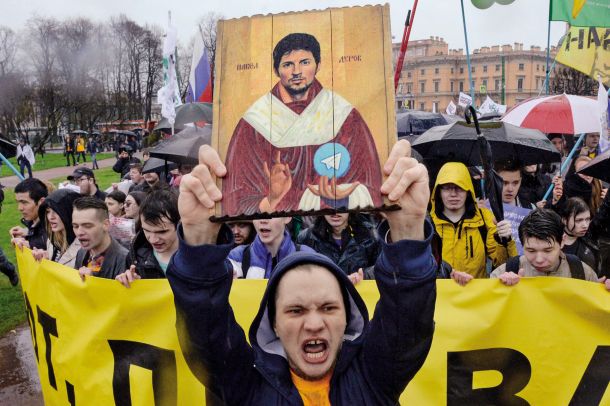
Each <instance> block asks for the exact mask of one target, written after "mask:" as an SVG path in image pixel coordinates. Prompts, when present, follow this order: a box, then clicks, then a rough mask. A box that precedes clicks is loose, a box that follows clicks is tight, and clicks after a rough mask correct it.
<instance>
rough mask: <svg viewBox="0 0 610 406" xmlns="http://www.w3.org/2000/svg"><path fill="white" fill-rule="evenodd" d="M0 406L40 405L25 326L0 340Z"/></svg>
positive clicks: (32, 352)
mask: <svg viewBox="0 0 610 406" xmlns="http://www.w3.org/2000/svg"><path fill="white" fill-rule="evenodd" d="M0 405H20V406H39V405H44V402H43V400H42V392H41V390H40V381H39V378H38V369H37V367H36V358H35V355H34V348H33V346H32V336H31V335H30V328H29V326H28V324H27V323H26V324H23V325H21V326H19V327H17V328H16V329H15V330H12V331H10V332H9V333H7V334H6V335H5V336H4V337H2V338H0Z"/></svg>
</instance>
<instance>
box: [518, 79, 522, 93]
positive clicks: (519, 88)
mask: <svg viewBox="0 0 610 406" xmlns="http://www.w3.org/2000/svg"><path fill="white" fill-rule="evenodd" d="M517 91H518V92H522V91H523V78H517Z"/></svg>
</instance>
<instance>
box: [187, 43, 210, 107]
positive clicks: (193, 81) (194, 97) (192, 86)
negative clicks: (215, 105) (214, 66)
mask: <svg viewBox="0 0 610 406" xmlns="http://www.w3.org/2000/svg"><path fill="white" fill-rule="evenodd" d="M197 38H198V40H196V41H195V48H194V49H193V61H192V63H191V75H190V77H189V83H188V87H187V89H186V102H187V103H191V102H207V103H212V75H211V70H210V60H209V58H208V50H207V48H206V47H205V46H204V44H203V39H201V37H197Z"/></svg>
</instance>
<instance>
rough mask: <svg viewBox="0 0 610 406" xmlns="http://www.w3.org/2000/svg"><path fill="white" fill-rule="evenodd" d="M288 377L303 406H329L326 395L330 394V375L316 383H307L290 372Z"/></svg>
mask: <svg viewBox="0 0 610 406" xmlns="http://www.w3.org/2000/svg"><path fill="white" fill-rule="evenodd" d="M290 376H291V377H292V383H294V386H296V388H297V390H298V391H299V394H300V395H301V398H302V399H303V405H304V406H330V400H329V399H328V393H329V392H330V378H331V376H332V373H329V374H328V375H326V376H325V377H324V378H322V379H319V380H317V381H307V380H305V379H303V378H301V377H299V376H297V375H296V374H295V373H294V372H292V370H291V371H290Z"/></svg>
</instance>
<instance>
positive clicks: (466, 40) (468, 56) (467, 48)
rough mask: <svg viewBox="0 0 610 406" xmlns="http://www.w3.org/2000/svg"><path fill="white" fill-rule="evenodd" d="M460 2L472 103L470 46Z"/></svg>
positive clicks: (461, 0)
mask: <svg viewBox="0 0 610 406" xmlns="http://www.w3.org/2000/svg"><path fill="white" fill-rule="evenodd" d="M460 3H461V4H462V23H463V25H464V41H465V42H466V62H467V63H468V83H469V87H470V97H471V98H472V103H474V102H475V101H474V83H473V81H472V69H471V67H470V48H469V47H468V32H467V30H466V14H465V13H464V0H460Z"/></svg>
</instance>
